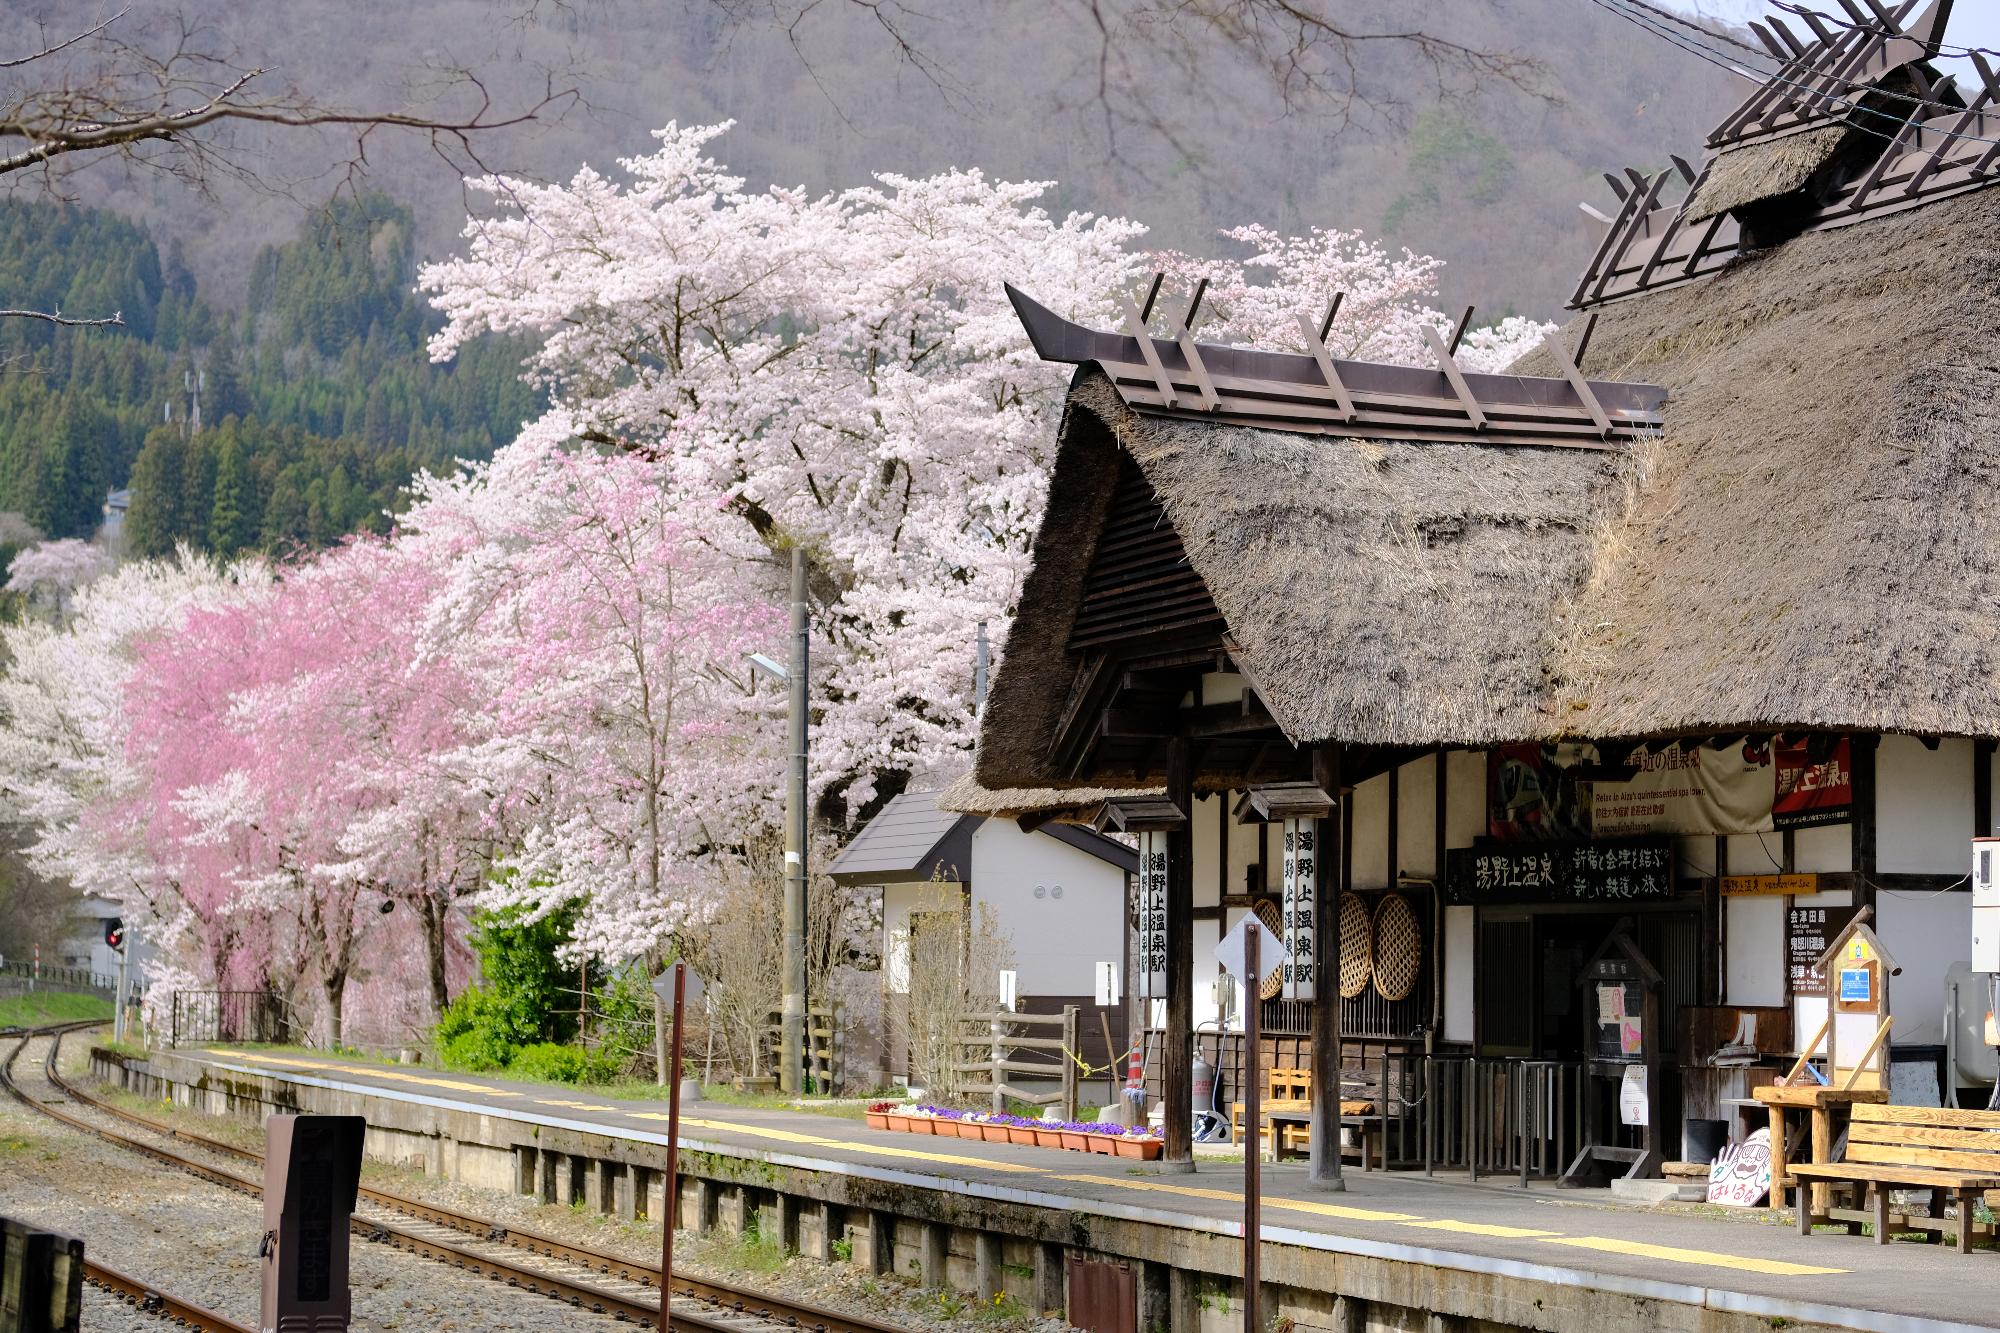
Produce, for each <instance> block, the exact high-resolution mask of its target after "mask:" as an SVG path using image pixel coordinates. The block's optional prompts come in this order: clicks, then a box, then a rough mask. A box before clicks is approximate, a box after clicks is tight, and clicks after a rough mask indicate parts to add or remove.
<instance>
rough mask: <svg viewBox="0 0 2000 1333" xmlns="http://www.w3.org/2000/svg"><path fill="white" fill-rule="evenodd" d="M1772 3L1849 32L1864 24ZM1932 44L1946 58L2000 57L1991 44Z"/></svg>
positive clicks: (1786, 0)
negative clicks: (1808, 14) (1809, 14)
mask: <svg viewBox="0 0 2000 1333" xmlns="http://www.w3.org/2000/svg"><path fill="white" fill-rule="evenodd" d="M1770 4H1771V7H1772V8H1773V9H1782V10H1784V11H1785V12H1786V13H1787V14H1797V15H1798V16H1799V17H1800V18H1804V17H1805V16H1806V14H1807V13H1811V14H1813V15H1814V16H1815V17H1817V18H1820V19H1822V20H1824V21H1825V22H1828V23H1831V24H1833V25H1834V26H1835V27H1838V28H1845V29H1847V30H1848V31H1849V32H1855V31H1858V30H1859V29H1860V28H1861V26H1862V25H1861V24H1859V23H1856V22H1854V21H1853V20H1852V19H1848V18H1842V17H1841V16H1840V15H1838V14H1821V13H1820V12H1819V11H1818V10H1816V9H1815V10H1808V9H1807V8H1806V6H1804V5H1801V4H1795V3H1793V2H1792V0H1770ZM1730 40H1733V39H1730ZM1932 45H1933V46H1934V47H1935V48H1936V49H1937V54H1938V55H1939V56H1940V57H1942V58H1943V59H1946V60H1964V59H1966V58H1967V57H1968V56H1972V55H1982V56H1992V57H1994V58H1995V59H2000V50H1995V49H1994V48H1993V47H1990V46H1962V45H1960V44H1959V43H1957V42H1943V41H1940V42H1933V43H1932Z"/></svg>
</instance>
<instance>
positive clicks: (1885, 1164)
mask: <svg viewBox="0 0 2000 1333" xmlns="http://www.w3.org/2000/svg"><path fill="white" fill-rule="evenodd" d="M1791 1174H1792V1175H1793V1176H1794V1177H1796V1178H1797V1179H1798V1180H1799V1181H1800V1182H1801V1183H1800V1185H1799V1188H1798V1211H1799V1234H1800V1235H1802V1236H1809V1235H1811V1234H1812V1229H1813V1227H1814V1225H1816V1224H1817V1223H1819V1222H1826V1221H1836V1220H1845V1219H1838V1218H1836V1217H1834V1216H1833V1213H1832V1210H1831V1209H1829V1211H1828V1212H1827V1213H1824V1214H1822V1213H1818V1212H1816V1211H1815V1209H1814V1205H1813V1203H1812V1200H1811V1196H1812V1190H1811V1189H1810V1188H1809V1187H1808V1186H1807V1185H1806V1184H1805V1183H1804V1182H1807V1181H1815V1180H1824V1181H1832V1182H1847V1183H1851V1184H1853V1185H1855V1186H1857V1187H1860V1188H1861V1189H1863V1190H1865V1192H1866V1195H1867V1200H1868V1205H1869V1207H1868V1210H1867V1213H1866V1215H1865V1220H1867V1221H1870V1222H1872V1223H1873V1224H1874V1227H1875V1243H1876V1244H1878V1245H1887V1244H1888V1243H1889V1238H1890V1236H1891V1235H1892V1234H1907V1233H1910V1232H1918V1231H1921V1232H1938V1233H1944V1232H1956V1234H1957V1236H1958V1250H1959V1253H1961V1254H1970V1253H1971V1252H1972V1239H1973V1235H1974V1233H1975V1232H1976V1231H1978V1230H1979V1224H1978V1223H1977V1222H1975V1221H1974V1220H1973V1205H1974V1204H1975V1203H1977V1202H1978V1200H1979V1198H1980V1196H1981V1195H1982V1194H1983V1193H1984V1192H1985V1191H1987V1190H1989V1189H2000V1112H1995V1111H1960V1110H1955V1109H1941V1108H1939V1107H1935V1106H1885V1105H1869V1104H1866V1103H1864V1104H1861V1105H1858V1106H1856V1107H1855V1108H1854V1111H1853V1118H1852V1120H1850V1121H1849V1123H1848V1129H1847V1151H1846V1152H1845V1153H1844V1154H1843V1156H1842V1159H1841V1160H1840V1161H1838V1162H1809V1163H1795V1164H1794V1165H1793V1166H1792V1168H1791ZM1898 1188H1900V1189H1907V1190H1926V1191H1928V1192H1929V1195H1930V1212H1929V1215H1928V1216H1922V1217H1919V1216H1917V1215H1915V1214H1910V1213H1899V1212H1896V1211H1894V1210H1892V1208H1891V1206H1890V1199H1889V1193H1890V1191H1891V1190H1894V1189H1898ZM1947 1196H1950V1197H1952V1198H1954V1199H1955V1200H1956V1201H1957V1203H1958V1216H1957V1218H1956V1219H1948V1218H1946V1217H1945V1216H1944V1200H1945V1198H1946V1197H1947Z"/></svg>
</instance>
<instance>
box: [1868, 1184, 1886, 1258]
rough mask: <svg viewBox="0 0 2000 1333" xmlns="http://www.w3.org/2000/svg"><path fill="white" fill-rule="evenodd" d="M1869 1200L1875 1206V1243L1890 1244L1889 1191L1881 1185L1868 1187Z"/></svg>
mask: <svg viewBox="0 0 2000 1333" xmlns="http://www.w3.org/2000/svg"><path fill="white" fill-rule="evenodd" d="M1868 1195H1869V1198H1870V1199H1871V1200H1872V1201H1873V1202H1874V1204H1875V1243H1876V1244H1877V1245H1887V1244H1888V1243H1889V1191H1888V1190H1886V1189H1884V1188H1883V1187H1882V1186H1881V1185H1880V1184H1879V1183H1877V1184H1873V1185H1870V1186H1869V1187H1868Z"/></svg>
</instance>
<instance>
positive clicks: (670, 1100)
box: [653, 962, 706, 1333]
mask: <svg viewBox="0 0 2000 1333" xmlns="http://www.w3.org/2000/svg"><path fill="white" fill-rule="evenodd" d="M690 978H692V979H693V981H694V985H693V987H692V990H693V993H692V994H690V993H689V990H690V987H689V985H688V981H689V979H690ZM705 989H706V987H705V986H703V985H702V980H701V977H700V975H699V974H697V973H692V972H689V971H688V965H687V964H686V963H680V962H677V963H675V964H674V965H673V966H672V967H670V968H668V969H667V970H666V971H664V972H662V973H660V975H658V976H657V977H654V978H653V993H654V994H656V995H658V996H659V997H660V998H661V999H662V1000H664V1001H666V1002H667V1004H668V1012H669V1013H670V1014H671V1015H672V1016H673V1020H674V1040H673V1046H672V1047H671V1051H672V1054H671V1055H670V1056H669V1057H668V1060H669V1063H670V1066H671V1067H670V1068H669V1070H668V1072H667V1174H666V1179H665V1180H663V1181H661V1182H660V1333H669V1330H671V1329H672V1328H673V1318H674V1317H673V1313H672V1309H671V1306H672V1304H673V1301H672V1297H671V1293H672V1291H673V1289H674V1223H676V1222H678V1221H679V1220H680V1192H681V1191H680V1181H681V1171H680V1150H681V1045H682V1038H683V1037H684V1036H685V1034H686V1032H687V1022H686V1018H685V1015H686V1013H687V1004H688V1001H689V1000H699V999H700V998H701V996H702V992H703V991H704V990H705Z"/></svg>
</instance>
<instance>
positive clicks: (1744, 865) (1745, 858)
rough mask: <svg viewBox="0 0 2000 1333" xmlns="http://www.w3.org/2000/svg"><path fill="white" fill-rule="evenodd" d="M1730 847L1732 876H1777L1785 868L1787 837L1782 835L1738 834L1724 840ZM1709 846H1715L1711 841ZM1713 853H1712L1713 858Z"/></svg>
mask: <svg viewBox="0 0 2000 1333" xmlns="http://www.w3.org/2000/svg"><path fill="white" fill-rule="evenodd" d="M1723 842H1724V843H1726V844H1727V845H1728V847H1729V873H1730V874H1732V875H1775V874H1777V873H1779V872H1780V871H1781V870H1783V869H1784V868H1785V835H1784V834H1782V833H1736V834H1731V835H1730V836H1729V837H1727V838H1724V839H1723ZM1708 845H1709V846H1710V847H1711V848H1712V847H1714V846H1715V840H1714V839H1712V838H1711V839H1710V840H1709V843H1708ZM1712 855H1713V853H1711V856H1712Z"/></svg>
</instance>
